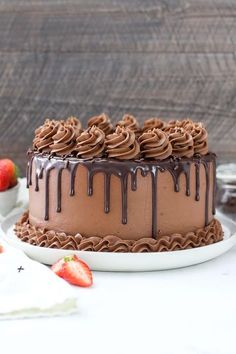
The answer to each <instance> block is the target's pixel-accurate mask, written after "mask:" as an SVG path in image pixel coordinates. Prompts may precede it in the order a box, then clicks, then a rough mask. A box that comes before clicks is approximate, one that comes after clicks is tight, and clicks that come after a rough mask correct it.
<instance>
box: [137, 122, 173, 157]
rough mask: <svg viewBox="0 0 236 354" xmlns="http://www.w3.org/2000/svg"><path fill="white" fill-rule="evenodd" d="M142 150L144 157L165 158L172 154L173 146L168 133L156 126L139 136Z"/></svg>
mask: <svg viewBox="0 0 236 354" xmlns="http://www.w3.org/2000/svg"><path fill="white" fill-rule="evenodd" d="M139 143H140V150H141V153H142V155H143V157H144V158H152V159H159V160H163V159H166V158H167V157H169V156H170V155H171V154H172V146H171V144H170V142H169V139H168V137H167V135H166V134H165V133H164V132H163V131H162V130H160V129H157V128H154V129H150V130H148V131H146V132H144V133H143V134H142V135H141V136H140V137H139Z"/></svg>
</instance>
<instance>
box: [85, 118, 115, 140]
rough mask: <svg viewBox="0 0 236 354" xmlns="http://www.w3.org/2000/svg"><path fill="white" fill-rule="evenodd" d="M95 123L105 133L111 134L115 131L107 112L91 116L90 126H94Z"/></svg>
mask: <svg viewBox="0 0 236 354" xmlns="http://www.w3.org/2000/svg"><path fill="white" fill-rule="evenodd" d="M93 125H96V126H97V127H98V128H99V129H101V130H102V131H103V132H104V133H105V135H107V134H111V133H112V132H113V126H112V124H111V120H110V118H109V117H108V115H107V114H105V113H102V114H100V115H98V116H94V117H92V118H90V119H89V120H88V126H89V127H92V126H93Z"/></svg>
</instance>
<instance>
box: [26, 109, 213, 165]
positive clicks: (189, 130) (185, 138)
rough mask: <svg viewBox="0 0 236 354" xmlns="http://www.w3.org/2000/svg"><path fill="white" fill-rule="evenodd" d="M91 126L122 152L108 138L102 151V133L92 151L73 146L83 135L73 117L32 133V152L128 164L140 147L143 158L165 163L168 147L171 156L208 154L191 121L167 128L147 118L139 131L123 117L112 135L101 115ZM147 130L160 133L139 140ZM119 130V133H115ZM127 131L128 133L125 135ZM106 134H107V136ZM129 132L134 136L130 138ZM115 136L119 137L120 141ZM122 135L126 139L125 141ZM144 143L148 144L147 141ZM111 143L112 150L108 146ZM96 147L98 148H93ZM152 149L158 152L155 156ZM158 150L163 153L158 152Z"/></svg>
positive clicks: (201, 131)
mask: <svg viewBox="0 0 236 354" xmlns="http://www.w3.org/2000/svg"><path fill="white" fill-rule="evenodd" d="M92 122H94V123H95V124H94V125H95V126H96V127H97V128H98V129H100V130H101V131H103V132H104V134H105V136H108V135H112V133H114V134H115V135H113V138H112V139H114V138H116V140H115V142H116V143H118V140H122V141H123V143H122V144H123V145H122V144H121V141H120V146H119V149H121V147H122V149H121V150H117V149H118V145H117V146H116V147H114V141H112V142H111V141H110V140H111V137H110V136H109V138H107V149H105V148H104V144H103V143H102V142H101V141H103V140H104V139H105V138H101V135H102V134H101V133H99V136H100V139H101V141H100V140H99V139H97V138H98V137H97V138H96V139H94V145H93V147H92V146H91V145H89V146H88V147H87V148H86V139H85V141H82V140H80V139H79V140H78V141H77V142H76V139H77V138H79V137H80V135H81V134H82V133H83V130H82V125H81V122H80V121H79V119H77V118H76V117H69V118H67V119H65V120H59V121H57V120H50V119H46V121H45V122H44V124H43V125H42V126H40V127H39V128H38V129H36V131H35V138H34V140H33V149H34V151H39V152H45V153H53V154H55V155H58V156H64V155H67V154H72V155H73V156H78V157H81V158H91V157H92V155H94V156H93V157H97V156H99V157H107V156H108V157H112V158H117V159H120V160H123V159H126V160H127V159H130V160H131V159H133V158H137V157H138V152H139V150H140V146H139V145H140V144H141V145H142V146H141V150H142V156H143V157H144V158H154V159H164V158H166V157H168V156H169V155H168V154H169V152H170V144H171V146H172V155H173V156H177V157H191V156H193V154H200V155H205V154H207V153H208V134H207V131H206V129H205V127H204V126H203V124H202V123H196V122H193V121H192V120H191V119H184V120H171V121H169V122H168V123H167V124H166V123H165V122H164V121H162V120H161V119H159V118H149V119H147V120H146V121H145V122H144V125H143V127H142V128H140V127H139V124H138V123H137V120H136V118H135V117H133V116H131V115H128V114H126V115H124V117H123V119H122V120H121V121H119V122H118V123H117V128H116V131H115V132H114V131H113V127H112V124H111V122H110V119H109V117H108V116H107V115H106V114H104V113H103V114H101V115H100V116H95V117H92V118H90V120H89V123H88V124H89V128H91V127H92V125H91V124H92ZM90 125H91V126H90ZM148 127H155V128H156V127H159V128H156V129H158V130H160V131H159V132H158V134H156V136H155V137H154V135H155V134H154V133H153V132H152V133H151V135H152V137H151V135H150V133H149V135H145V136H144V137H142V139H139V138H140V136H141V135H143V134H144V133H147V132H148V131H150V129H148ZM118 128H119V130H117V129H118ZM94 129H95V128H93V129H92V130H91V132H93V133H94ZM122 129H124V130H122ZM151 130H153V128H151ZM127 131H129V132H130V133H129V134H128V133H127ZM86 132H87V134H88V132H90V131H88V130H87V131H86ZM91 132H90V133H91ZM98 132H99V131H98ZM108 132H110V133H109V134H108ZM131 132H132V133H134V134H131ZM161 132H164V133H165V134H166V136H167V137H168V140H169V142H170V144H167V142H166V143H165V145H163V146H162V145H161V142H162V140H163V139H164V136H163V134H162V133H161ZM118 135H120V136H119V138H118ZM124 135H126V138H124ZM84 137H85V135H84V134H83V138H84ZM83 138H81V139H83ZM87 139H88V135H87ZM117 139H118V140H117ZM147 139H148V141H146V140H147ZM154 140H155V142H154ZM90 142H91V140H89V139H88V142H87V143H88V144H90ZM77 143H79V146H80V148H79V150H78V147H77V149H76V150H75V147H76V146H77ZM111 143H112V144H113V146H111ZM96 144H97V146H95V145H96ZM124 144H125V145H124ZM127 144H128V145H127ZM150 144H154V145H150ZM159 144H160V145H159ZM192 145H193V148H192ZM82 146H83V148H82ZM154 148H156V149H157V150H156V151H155V152H154ZM114 149H115V150H114ZM161 149H164V150H162V151H161ZM165 149H166V150H165ZM151 150H152V152H151ZM85 151H86V153H85V154H83V155H82V152H85ZM89 151H90V152H89ZM87 153H88V155H87ZM85 155H86V157H85ZM82 156H84V157H82ZM164 156H166V157H164Z"/></svg>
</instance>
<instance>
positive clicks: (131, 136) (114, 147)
mask: <svg viewBox="0 0 236 354" xmlns="http://www.w3.org/2000/svg"><path fill="white" fill-rule="evenodd" d="M105 144H106V152H107V154H108V157H114V158H116V159H119V160H131V159H135V158H136V157H137V156H138V155H139V152H140V148H139V144H138V142H137V140H136V137H135V133H134V132H133V131H132V130H130V129H126V128H122V127H120V126H117V128H116V130H115V132H114V133H113V134H109V135H107V136H106V140H105Z"/></svg>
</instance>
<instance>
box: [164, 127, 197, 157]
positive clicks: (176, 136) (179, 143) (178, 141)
mask: <svg viewBox="0 0 236 354" xmlns="http://www.w3.org/2000/svg"><path fill="white" fill-rule="evenodd" d="M169 141H170V143H171V145H172V154H173V155H174V156H177V157H192V156H193V154H194V147H193V138H192V135H191V134H190V133H188V132H187V131H186V130H184V129H183V128H173V129H171V130H170V132H169Z"/></svg>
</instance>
